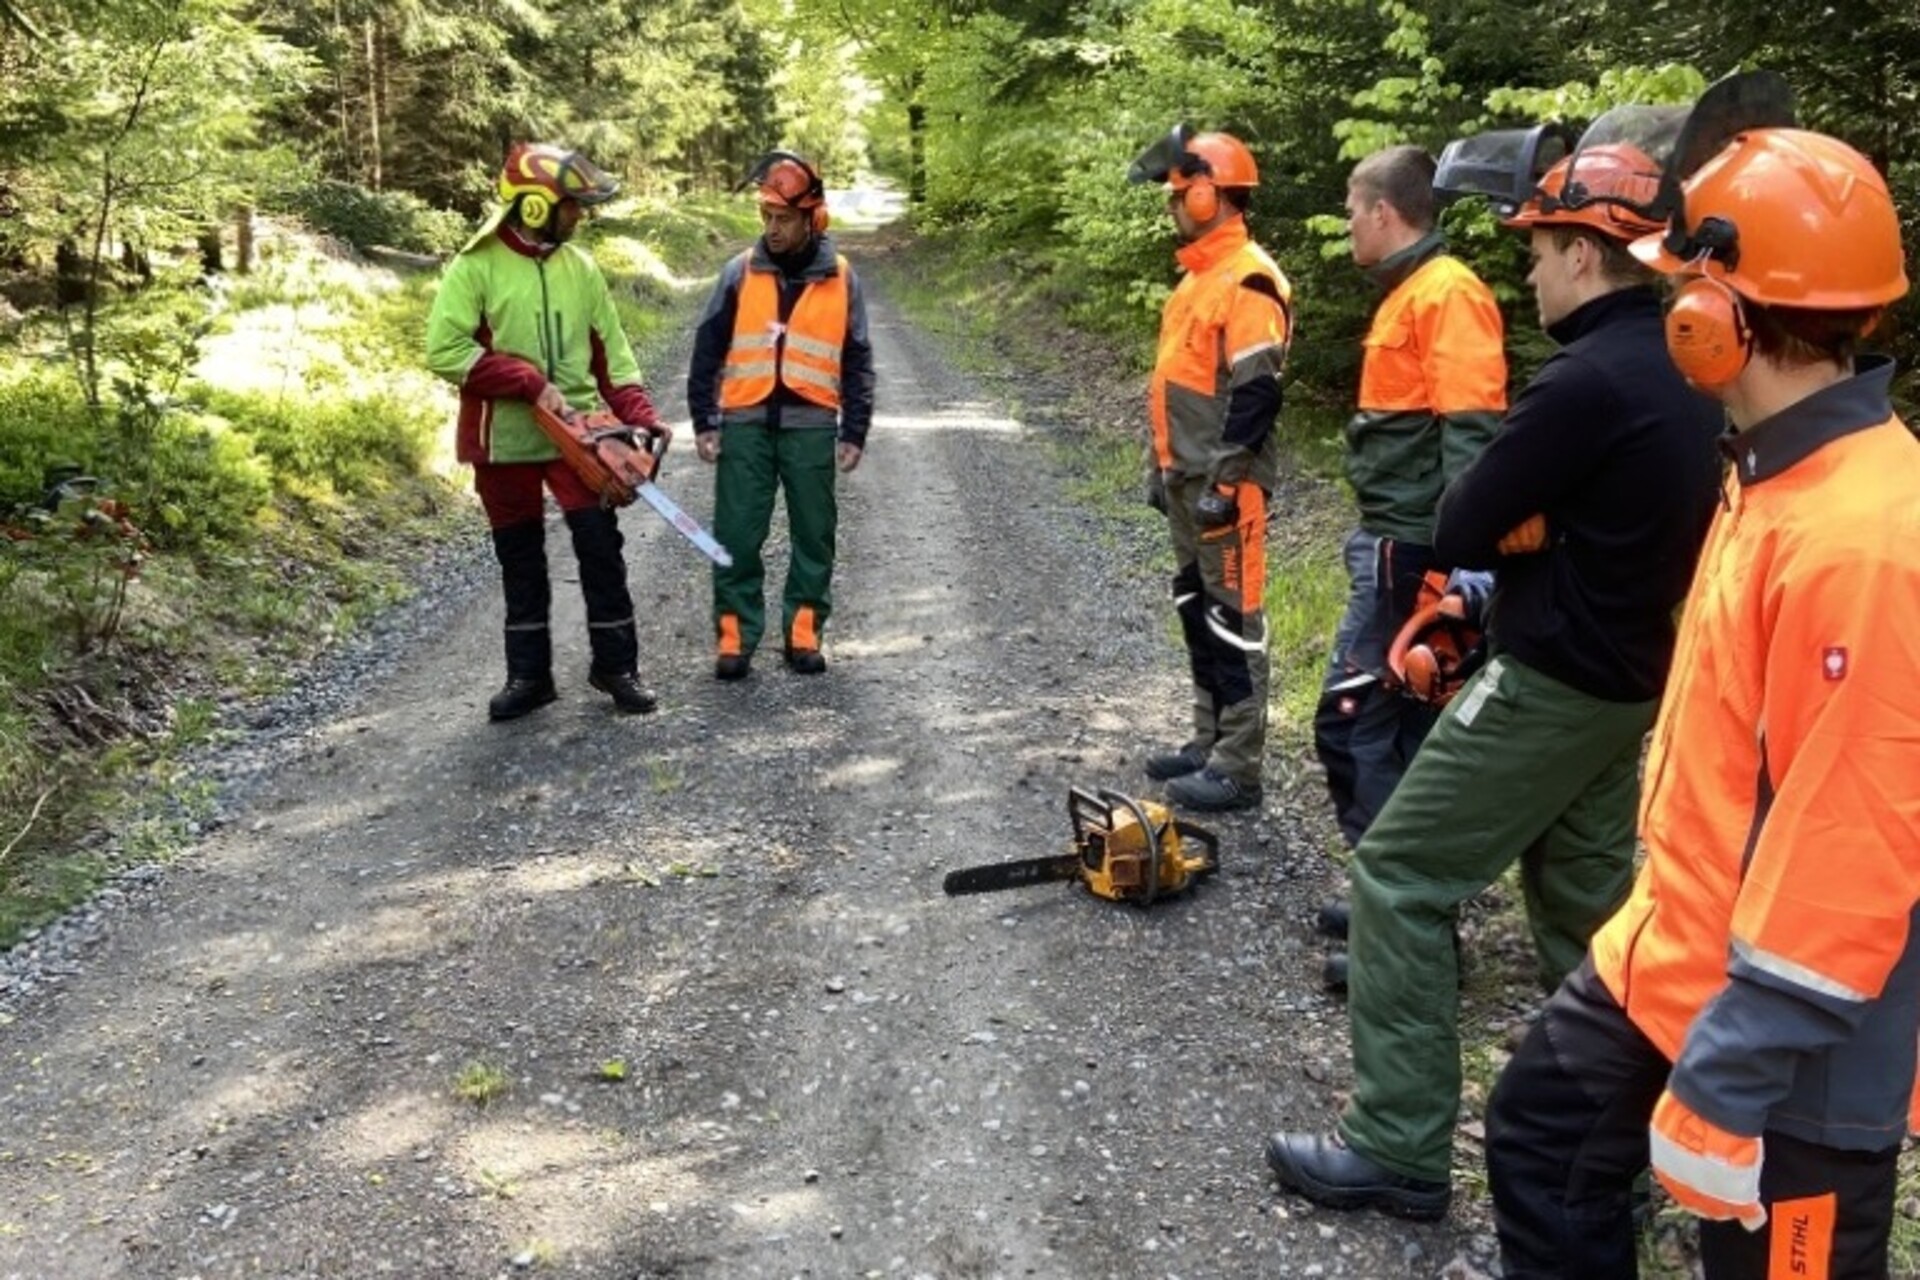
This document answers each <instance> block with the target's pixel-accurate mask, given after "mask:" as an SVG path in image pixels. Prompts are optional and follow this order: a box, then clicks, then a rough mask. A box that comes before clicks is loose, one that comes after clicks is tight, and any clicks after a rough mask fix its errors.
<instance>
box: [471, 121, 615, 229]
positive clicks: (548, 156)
mask: <svg viewBox="0 0 1920 1280" xmlns="http://www.w3.org/2000/svg"><path fill="white" fill-rule="evenodd" d="M497 189H498V192H499V196H500V199H501V201H502V202H503V203H504V204H505V205H506V206H507V207H508V208H510V209H518V210H519V213H520V223H521V225H522V226H524V227H527V228H528V229H529V230H533V231H538V230H540V229H541V228H542V227H545V226H546V225H547V224H548V223H549V222H551V221H552V220H553V211H554V210H555V209H556V208H558V207H559V205H560V202H561V201H562V200H576V201H578V202H579V203H580V204H582V205H584V206H587V207H589V208H591V207H592V206H594V205H597V204H605V203H606V202H607V201H609V200H611V199H613V197H614V196H615V195H617V194H618V193H619V191H620V184H619V183H618V182H615V181H614V180H613V178H611V177H610V176H608V175H607V174H606V173H605V172H603V171H602V170H601V169H599V168H598V167H597V166H595V165H594V164H593V162H592V161H590V160H588V159H587V158H586V157H585V156H583V155H581V154H580V153H579V152H578V151H568V150H566V149H564V148H562V147H554V146H548V145H546V144H544V143H537V142H533V143H529V142H521V143H516V144H515V145H514V147H513V148H512V149H511V150H510V151H508V152H507V159H506V163H505V164H504V165H502V166H501V169H500V181H499V183H498V184H497Z"/></svg>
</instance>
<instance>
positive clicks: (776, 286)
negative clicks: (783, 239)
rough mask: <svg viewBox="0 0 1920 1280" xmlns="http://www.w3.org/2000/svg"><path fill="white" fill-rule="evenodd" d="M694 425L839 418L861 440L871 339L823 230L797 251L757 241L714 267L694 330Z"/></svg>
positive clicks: (845, 434) (823, 422)
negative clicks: (788, 253) (783, 255)
mask: <svg viewBox="0 0 1920 1280" xmlns="http://www.w3.org/2000/svg"><path fill="white" fill-rule="evenodd" d="M687 408H688V409H689V410H690V411H691V412H692V415H693V422H694V429H695V430H696V431H705V430H708V429H710V428H712V427H717V426H720V425H722V424H723V423H727V422H743V423H745V422H757V423H770V424H771V425H773V426H776V427H838V433H839V434H838V438H839V439H841V440H844V441H847V442H849V443H852V444H861V445H863V444H864V443H865V442H866V438H867V428H868V427H869V426H870V425H871V424H872V421H873V348H872V345H871V343H870V341H869V339H868V336H867V312H866V305H865V303H864V301H863V300H862V298H861V293H860V281H859V278H858V277H857V276H856V275H855V274H854V271H853V268H852V267H851V266H850V265H849V264H848V262H847V260H846V259H845V258H843V257H841V256H840V255H839V254H838V253H836V252H835V251H834V248H833V242H832V240H831V239H830V238H828V237H826V236H820V237H817V238H815V239H814V241H813V242H812V244H811V246H810V248H809V249H808V250H807V251H806V252H805V253H804V254H803V255H802V256H800V257H798V258H797V259H794V260H788V261H780V260H776V259H775V258H774V257H773V256H772V255H771V254H769V253H768V252H767V247H766V241H765V240H764V239H762V240H760V241H759V242H758V243H756V244H755V245H754V247H753V248H752V249H750V250H748V251H747V252H746V253H743V254H740V255H739V256H737V257H735V258H734V259H733V260H732V261H730V262H728V263H727V265H726V267H725V268H724V269H723V270H722V271H721V273H720V279H719V280H718V281H717V282H716V283H715V285H714V289H713V294H712V296H711V297H710V298H709V299H708V302H707V309H706V311H705V313H704V314H702V316H701V317H700V321H699V324H698V326H697V327H696V329H695V330H694V342H693V357H692V360H691V361H690V362H689V365H688V374H687Z"/></svg>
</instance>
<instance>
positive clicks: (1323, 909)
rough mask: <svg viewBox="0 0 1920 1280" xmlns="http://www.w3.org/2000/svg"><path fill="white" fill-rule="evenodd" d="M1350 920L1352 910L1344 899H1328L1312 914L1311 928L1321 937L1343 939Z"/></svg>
mask: <svg viewBox="0 0 1920 1280" xmlns="http://www.w3.org/2000/svg"><path fill="white" fill-rule="evenodd" d="M1352 918H1353V908H1352V907H1351V906H1350V905H1348V903H1347V900H1346V899H1345V898H1329V899H1328V900H1327V901H1325V902H1323V903H1321V904H1320V910H1319V911H1317V912H1315V913H1314V917H1313V927H1314V929H1315V931H1316V932H1318V933H1319V934H1320V935H1321V936H1322V937H1326V938H1341V939H1344V938H1345V937H1346V936H1347V925H1348V924H1349V923H1350V922H1351V921H1352Z"/></svg>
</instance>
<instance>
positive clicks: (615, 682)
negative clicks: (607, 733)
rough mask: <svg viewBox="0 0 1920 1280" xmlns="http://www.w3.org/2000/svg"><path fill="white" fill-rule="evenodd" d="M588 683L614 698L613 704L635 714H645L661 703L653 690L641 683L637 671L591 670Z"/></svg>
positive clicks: (588, 674)
mask: <svg viewBox="0 0 1920 1280" xmlns="http://www.w3.org/2000/svg"><path fill="white" fill-rule="evenodd" d="M587 683H588V684H590V685H592V686H593V687H594V688H596V689H598V690H599V691H600V692H602V693H604V694H607V695H609V696H610V697H612V698H613V705H614V706H615V707H617V708H619V709H620V710H621V711H625V712H628V713H630V714H633V715H642V716H643V715H645V714H647V712H649V711H652V710H653V709H654V708H655V707H657V706H659V705H660V699H658V698H656V697H654V696H653V690H651V689H648V688H646V687H645V686H643V685H642V684H641V683H640V676H639V674H638V673H636V672H631V671H626V672H609V671H598V670H595V671H590V672H588V673H587Z"/></svg>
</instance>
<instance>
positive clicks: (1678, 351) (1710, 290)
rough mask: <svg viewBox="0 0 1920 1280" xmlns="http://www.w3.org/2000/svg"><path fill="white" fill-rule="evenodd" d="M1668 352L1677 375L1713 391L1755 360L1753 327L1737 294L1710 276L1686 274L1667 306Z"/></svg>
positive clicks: (1728, 381)
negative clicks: (1677, 372)
mask: <svg viewBox="0 0 1920 1280" xmlns="http://www.w3.org/2000/svg"><path fill="white" fill-rule="evenodd" d="M1666 325H1667V354H1668V355H1670V356H1672V357H1673V365H1674V367H1675V368H1676V369H1678V370H1680V376H1681V377H1683V378H1685V379H1686V380H1687V381H1688V382H1690V383H1692V384H1693V385H1694V386H1696V387H1698V388H1699V389H1700V390H1702V391H1717V390H1719V389H1720V388H1721V387H1724V386H1726V385H1727V384H1728V383H1730V382H1732V381H1733V380H1734V379H1735V378H1737V377H1739V376H1740V371H1741V370H1742V369H1745V368H1746V367H1747V362H1748V361H1750V360H1752V359H1753V329H1752V327H1751V326H1749V325H1748V324H1747V313H1746V307H1745V305H1744V304H1743V303H1742V302H1741V301H1740V295H1739V294H1737V293H1735V292H1734V291H1733V290H1732V289H1730V288H1728V287H1727V283H1726V281H1724V280H1718V279H1715V278H1714V277H1713V276H1710V275H1696V276H1689V277H1687V278H1686V279H1685V280H1684V281H1683V282H1682V283H1681V285H1680V287H1679V288H1678V289H1676V290H1674V294H1673V301H1672V302H1671V303H1669V304H1668V306H1667V321H1666Z"/></svg>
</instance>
